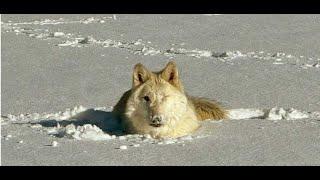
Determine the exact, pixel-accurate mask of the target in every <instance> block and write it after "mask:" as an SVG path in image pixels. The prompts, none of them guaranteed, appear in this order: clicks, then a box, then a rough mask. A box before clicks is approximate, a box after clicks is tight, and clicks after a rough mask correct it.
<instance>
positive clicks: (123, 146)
mask: <svg viewBox="0 0 320 180" xmlns="http://www.w3.org/2000/svg"><path fill="white" fill-rule="evenodd" d="M119 149H121V150H126V149H128V147H127V146H125V145H122V146H120V147H119Z"/></svg>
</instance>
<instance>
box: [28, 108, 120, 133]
mask: <svg viewBox="0 0 320 180" xmlns="http://www.w3.org/2000/svg"><path fill="white" fill-rule="evenodd" d="M32 124H40V125H42V126H43V127H57V126H58V124H59V125H60V126H61V127H66V126H67V125H69V124H73V125H75V126H76V127H77V126H83V125H85V124H91V125H96V126H97V127H99V128H100V129H101V130H102V131H104V132H105V133H108V134H111V135H124V134H125V133H124V131H123V129H122V128H121V125H120V120H119V119H117V118H115V117H114V116H113V114H112V113H111V112H106V111H101V110H94V109H88V110H86V111H83V112H81V113H78V114H76V115H75V116H72V117H71V118H69V119H67V120H55V119H49V120H47V119H46V120H40V121H39V122H37V123H32Z"/></svg>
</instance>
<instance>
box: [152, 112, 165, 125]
mask: <svg viewBox="0 0 320 180" xmlns="http://www.w3.org/2000/svg"><path fill="white" fill-rule="evenodd" d="M163 122H164V118H163V117H162V116H159V115H155V116H153V117H152V118H151V123H150V125H151V126H153V127H160V126H162V125H163Z"/></svg>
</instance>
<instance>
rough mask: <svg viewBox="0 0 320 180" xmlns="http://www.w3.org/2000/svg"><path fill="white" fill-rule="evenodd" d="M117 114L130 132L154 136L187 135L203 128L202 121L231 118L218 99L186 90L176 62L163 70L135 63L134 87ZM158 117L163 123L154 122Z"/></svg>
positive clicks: (122, 102) (117, 106) (114, 111)
mask: <svg viewBox="0 0 320 180" xmlns="http://www.w3.org/2000/svg"><path fill="white" fill-rule="evenodd" d="M146 96H147V97H148V100H146V98H145V97H146ZM113 113H114V115H116V116H117V117H118V118H120V119H121V122H122V125H123V127H124V129H125V130H126V131H127V132H128V133H138V134H150V135H151V136H152V137H154V138H165V137H180V136H184V135H187V134H190V133H192V132H193V131H195V130H196V129H197V128H199V126H200V124H199V121H200V120H205V119H224V118H227V112H226V111H225V110H224V109H223V108H222V107H221V106H220V105H219V104H217V103H216V102H214V101H210V100H208V99H205V98H196V97H192V96H187V95H186V94H185V93H184V88H183V86H182V83H181V80H180V78H179V74H178V70H177V67H176V64H175V63H174V62H169V63H168V64H167V66H166V67H165V68H164V69H163V70H161V71H159V72H150V71H149V70H147V69H146V68H145V67H144V66H143V65H142V64H140V63H139V64H137V65H135V67H134V71H133V76H132V88H131V89H130V90H128V91H126V92H125V93H124V94H123V96H122V97H121V99H120V100H119V102H118V103H117V104H116V105H115V107H114V110H113ZM154 116H161V117H162V119H163V121H161V122H162V123H163V124H162V125H161V126H159V127H154V126H151V125H150V123H151V119H152V117H154Z"/></svg>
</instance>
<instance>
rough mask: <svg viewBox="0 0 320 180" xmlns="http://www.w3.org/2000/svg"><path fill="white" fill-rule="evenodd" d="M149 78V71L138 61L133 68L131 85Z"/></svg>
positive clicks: (135, 85)
mask: <svg viewBox="0 0 320 180" xmlns="http://www.w3.org/2000/svg"><path fill="white" fill-rule="evenodd" d="M149 78H150V72H149V71H148V70H147V68H145V67H144V66H143V65H142V64H141V63H138V64H136V65H135V66H134V68H133V83H132V87H137V86H139V85H140V84H143V83H144V82H146V81H147V80H148V79H149Z"/></svg>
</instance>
